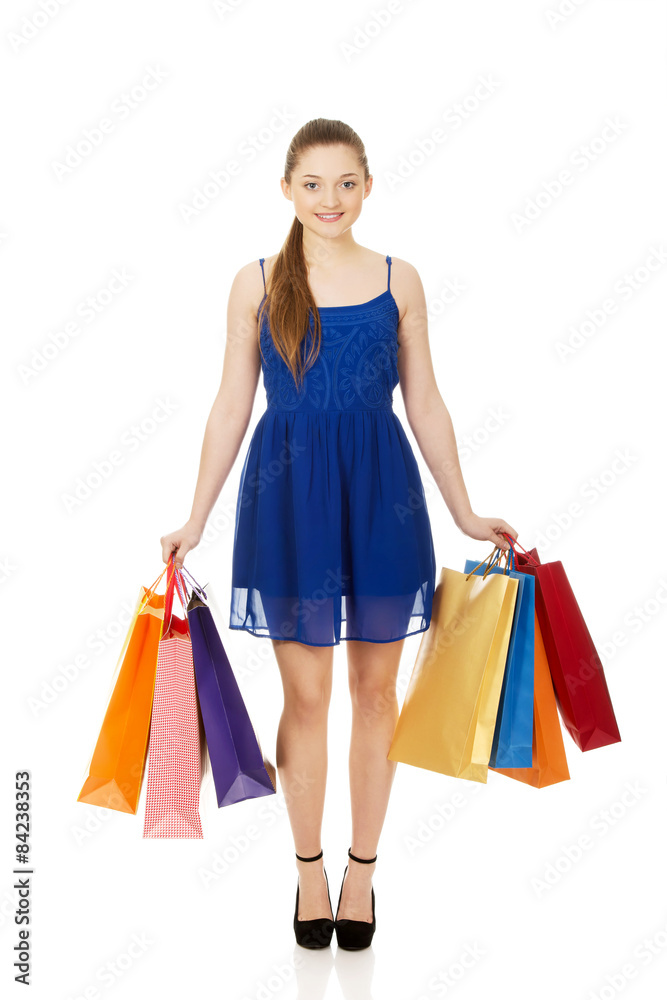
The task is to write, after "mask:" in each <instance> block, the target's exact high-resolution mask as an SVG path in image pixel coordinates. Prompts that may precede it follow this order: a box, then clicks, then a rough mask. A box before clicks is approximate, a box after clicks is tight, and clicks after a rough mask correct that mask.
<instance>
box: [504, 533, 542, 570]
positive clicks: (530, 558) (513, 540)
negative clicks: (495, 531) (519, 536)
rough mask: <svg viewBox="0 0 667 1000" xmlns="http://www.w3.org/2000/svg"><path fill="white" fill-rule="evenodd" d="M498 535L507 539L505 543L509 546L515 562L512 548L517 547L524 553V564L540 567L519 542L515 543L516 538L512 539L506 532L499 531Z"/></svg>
mask: <svg viewBox="0 0 667 1000" xmlns="http://www.w3.org/2000/svg"><path fill="white" fill-rule="evenodd" d="M500 534H501V535H504V536H505V538H506V539H507V541H508V542H509V546H510V548H511V550H512V556H513V557H514V559H515V561H516V552H515V551H514V546H515V545H518V547H519V548H520V549H523V551H524V553H525V555H526V562H528V563H529V564H531V565H533V566H539V565H540V564H539V563H538V562H537V561H536V559H535V556H532V555H531V554H530V552H528V551H527V550H526V549H524V548H523V545H522V544H521V542H517V540H516V538H512V536H511V535H509V534H508V533H507V532H506V531H501V532H500Z"/></svg>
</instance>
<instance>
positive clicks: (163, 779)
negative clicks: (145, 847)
mask: <svg viewBox="0 0 667 1000" xmlns="http://www.w3.org/2000/svg"><path fill="white" fill-rule="evenodd" d="M174 584H175V586H176V588H177V590H178V593H179V596H180V599H181V603H182V604H183V608H184V609H185V608H186V607H187V599H186V598H185V595H184V593H182V581H181V579H180V575H179V571H178V570H176V571H175V573H174V574H173V580H172V582H171V584H170V586H169V588H168V591H167V595H166V598H165V623H166V626H167V627H166V630H165V629H163V634H162V636H161V638H160V643H159V646H158V654H157V670H156V675H155V688H154V694H153V711H152V715H151V725H150V736H149V744H148V777H147V781H146V811H145V815H144V832H143V836H144V837H161V838H186V837H187V838H199V839H201V838H203V836H204V834H203V831H202V825H201V818H200V815H199V790H200V786H201V746H202V744H201V735H202V734H201V733H200V726H199V712H198V705H197V692H196V689H195V676H194V666H193V662H192V642H191V640H190V630H189V628H188V622H187V619H186V618H185V619H182V618H179V617H178V616H176V615H174V614H172V613H171V602H172V601H173V590H174ZM167 618H169V619H170V621H167Z"/></svg>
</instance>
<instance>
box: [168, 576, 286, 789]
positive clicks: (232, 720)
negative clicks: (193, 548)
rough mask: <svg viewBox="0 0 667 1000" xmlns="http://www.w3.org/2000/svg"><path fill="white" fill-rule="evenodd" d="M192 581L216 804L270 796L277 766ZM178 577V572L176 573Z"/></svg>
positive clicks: (190, 608) (195, 646)
mask: <svg viewBox="0 0 667 1000" xmlns="http://www.w3.org/2000/svg"><path fill="white" fill-rule="evenodd" d="M183 573H186V574H187V576H188V578H189V579H190V581H191V583H192V588H193V589H192V595H191V597H190V599H189V601H188V605H187V609H186V611H187V616H188V625H189V626H190V638H191V640H192V657H193V660H194V667H195V679H196V683H197V696H198V698H199V705H200V707H201V714H202V721H203V723H204V732H205V735H206V743H207V745H208V752H209V757H210V759H211V770H212V772H213V783H214V785H215V792H216V797H217V800H218V806H229V805H232V804H233V803H234V802H243V801H244V800H245V799H253V798H258V797H259V796H261V795H273V794H275V792H276V769H275V767H274V765H273V764H272V763H271V762H270V761H269V760H267V759H266V757H264V755H263V753H262V748H261V746H260V744H259V741H258V739H257V737H256V735H255V731H254V729H253V727H252V723H251V721H250V716H249V715H248V710H247V708H246V706H245V702H244V701H243V698H242V696H241V692H240V690H239V686H238V684H237V681H236V677H235V676H234V672H233V670H232V667H231V664H230V662H229V659H228V657H227V654H226V653H225V650H224V647H223V645H222V640H221V638H220V635H219V633H218V630H217V628H216V626H215V622H214V621H213V615H212V614H211V609H210V608H209V606H208V604H206V592H205V591H204V590H203V589H202V588H201V587H200V586H199V584H198V583H197V582H196V580H194V578H193V577H192V575H191V574H190V573H189V572H188V571H187V570H186V569H185V567H183ZM181 579H183V577H181Z"/></svg>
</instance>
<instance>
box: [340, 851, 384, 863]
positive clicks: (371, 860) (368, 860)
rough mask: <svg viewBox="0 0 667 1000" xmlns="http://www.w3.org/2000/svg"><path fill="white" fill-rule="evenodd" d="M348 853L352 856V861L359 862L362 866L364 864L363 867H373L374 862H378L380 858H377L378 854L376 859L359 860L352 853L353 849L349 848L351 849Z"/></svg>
mask: <svg viewBox="0 0 667 1000" xmlns="http://www.w3.org/2000/svg"><path fill="white" fill-rule="evenodd" d="M347 853H348V854H349V856H350V857H351V858H352V860H353V861H358V862H359V863H360V864H362V865H372V864H373V862H374V861H377V859H378V856H377V854H376V855H375V857H374V858H357V857H356V856H355V855H354V854H353V853H352V848H351V847H349V848H348V850H347Z"/></svg>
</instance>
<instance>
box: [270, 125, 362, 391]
mask: <svg viewBox="0 0 667 1000" xmlns="http://www.w3.org/2000/svg"><path fill="white" fill-rule="evenodd" d="M339 144H342V145H346V146H349V147H350V149H352V150H353V152H354V153H355V154H356V156H357V159H358V161H359V166H360V168H361V169H362V170H363V172H364V178H365V180H368V178H369V176H370V173H369V170H368V160H367V159H366V150H365V148H364V144H363V142H362V141H361V139H360V138H359V136H358V135H357V133H356V132H355V131H354V129H352V128H350V126H349V125H346V124H345V122H341V121H338V120H336V119H331V118H313V120H312V121H309V122H306V124H305V125H304V126H302V128H300V129H299V131H298V132H297V133H296V135H295V136H294V137H293V139H292V141H291V142H290V145H289V148H288V150H287V156H286V158H285V172H284V176H285V181H286V182H287V183H288V184H291V179H292V174H293V173H294V170H295V168H296V165H297V163H298V161H299V158H300V157H301V156H302V155H303V154H304V153H305V152H306V151H307V150H309V149H312V147H313V146H334V145H339ZM311 311H312V314H313V342H312V343H311V347H310V351H309V353H308V356H307V357H306V358H305V360H304V358H303V357H302V354H303V352H302V350H301V344H302V342H303V341H304V340H305V339H306V335H307V332H308V326H309V321H310V313H311ZM266 313H268V318H269V331H270V333H271V338H272V340H273V343H274V346H275V348H276V351H277V352H278V354H279V355H280V356H281V358H282V359H283V361H284V362H285V364H286V365H287V367H288V368H289V369H290V371H291V372H292V376H293V377H294V381H295V384H296V385H297V386H298V387H299V388H300V387H301V385H302V384H303V378H304V376H305V373H306V372H307V370H308V369H309V368H310V367H311V366H312V365H313V364H314V363H315V360H316V358H317V355H318V354H319V351H320V344H321V336H322V334H321V329H322V328H321V323H320V316H319V312H318V309H317V306H316V305H315V299H314V298H313V293H312V292H311V290H310V285H309V284H308V271H307V268H306V260H305V257H304V255H303V225H302V224H301V222H299V220H298V218H297V217H296V216H294V222H293V223H292V226H291V229H290V231H289V233H288V234H287V238H286V240H285V242H284V243H283V245H282V247H281V249H280V252H279V253H278V256H277V257H276V260H275V262H274V264H273V267H272V269H271V274H270V277H269V281H268V284H267V286H266V299H265V300H264V302H263V303H262V308H261V309H260V312H259V316H258V325H257V337H258V341H259V349H260V352H261V353H262V357H264V353H263V352H262V345H261V329H262V323H263V321H264V316H265V314H266Z"/></svg>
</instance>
